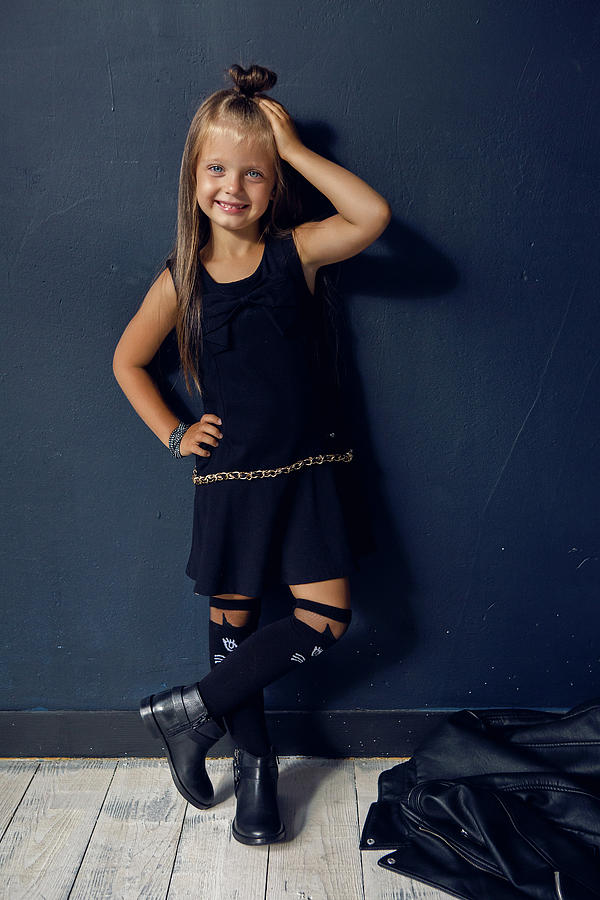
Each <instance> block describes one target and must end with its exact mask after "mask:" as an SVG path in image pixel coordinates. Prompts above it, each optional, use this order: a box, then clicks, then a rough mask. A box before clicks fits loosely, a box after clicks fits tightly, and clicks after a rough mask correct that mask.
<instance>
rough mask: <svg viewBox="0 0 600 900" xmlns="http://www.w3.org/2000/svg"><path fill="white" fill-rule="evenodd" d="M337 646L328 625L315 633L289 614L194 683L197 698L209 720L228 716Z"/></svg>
mask: <svg viewBox="0 0 600 900" xmlns="http://www.w3.org/2000/svg"><path fill="white" fill-rule="evenodd" d="M347 612H348V614H350V610H348V611H347ZM348 622H349V619H348ZM336 643H337V640H336V638H335V637H334V635H333V633H332V631H331V628H330V627H329V624H327V626H326V628H325V630H324V631H318V630H317V629H315V628H312V627H311V626H310V625H308V624H307V623H306V622H303V621H302V620H301V619H299V618H297V617H296V616H295V615H294V614H293V613H292V615H290V616H286V617H285V618H283V619H278V620H277V621H276V622H271V624H270V625H266V626H264V627H263V628H260V629H258V631H255V632H254V634H251V635H250V636H249V637H248V638H246V640H245V641H244V642H243V643H242V644H240V645H239V646H238V647H237V648H236V649H235V652H233V653H231V654H229V655H228V656H226V657H225V659H224V660H223V661H222V662H220V663H219V664H218V665H217V666H215V668H214V669H213V670H212V671H211V672H209V674H208V675H206V676H205V677H204V678H203V679H202V680H201V681H199V682H197V685H198V690H199V692H200V696H201V697H202V700H203V701H204V703H205V705H206V708H207V709H208V711H209V713H210V714H211V716H213V717H214V716H221V715H223V716H224V715H227V714H228V713H230V712H231V711H232V710H233V709H235V708H236V707H237V706H239V705H240V704H241V703H243V702H244V701H246V700H247V699H248V698H249V697H251V696H252V694H253V693H254V692H255V691H257V690H259V689H260V688H263V687H265V686H266V685H267V684H270V683H271V682H272V681H275V680H276V679H278V678H280V677H281V676H282V675H285V673H286V672H289V671H291V670H292V669H294V668H295V667H296V666H298V665H301V664H302V663H304V662H306V661H308V660H310V659H312V658H313V657H315V656H318V655H320V654H321V653H322V652H323V651H326V650H327V649H329V648H330V647H332V646H333V645H334V644H336Z"/></svg>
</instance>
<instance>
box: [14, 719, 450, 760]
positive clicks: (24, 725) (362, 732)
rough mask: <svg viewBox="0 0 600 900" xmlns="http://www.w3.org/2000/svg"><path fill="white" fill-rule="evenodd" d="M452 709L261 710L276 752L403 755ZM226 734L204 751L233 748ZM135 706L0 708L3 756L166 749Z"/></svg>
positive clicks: (144, 753) (214, 753)
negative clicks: (16, 709)
mask: <svg viewBox="0 0 600 900" xmlns="http://www.w3.org/2000/svg"><path fill="white" fill-rule="evenodd" d="M451 712H453V710H452V709H447V710H422V709H392V710H390V709H384V710H364V709H361V710H315V711H294V712H287V711H267V713H266V716H267V723H268V726H269V732H270V734H271V738H272V740H273V744H274V745H275V747H276V750H277V753H278V754H280V755H282V756H292V755H293V756H296V755H298V756H323V757H325V758H328V759H335V758H343V757H363V756H364V757H370V756H382V757H387V756H389V757H395V756H400V757H406V756H411V755H412V753H413V751H414V750H415V748H416V746H417V745H418V743H419V742H420V741H421V740H422V739H423V738H424V737H425V735H426V734H427V733H428V732H429V731H431V730H432V729H433V728H434V727H435V726H436V725H437V724H439V723H440V722H441V721H442V720H443V719H445V718H446V717H447V716H448V715H449V714H450V713H451ZM232 750H233V743H232V741H231V738H230V736H229V734H226V735H225V737H223V738H222V739H221V740H220V741H219V742H218V743H217V744H215V745H214V747H213V748H211V752H210V753H209V757H220V756H231V754H232ZM164 755H165V748H164V746H163V745H162V744H161V742H160V741H158V740H155V739H153V738H152V737H151V735H149V734H148V733H147V731H146V729H145V727H144V725H143V724H142V721H141V719H140V716H139V713H138V712H137V710H135V711H133V710H62V709H61V710H48V711H47V710H18V711H15V712H11V711H0V756H2V757H34V758H36V757H57V756H58V757H80V756H81V757H86V756H89V757H119V756H141V757H152V756H164Z"/></svg>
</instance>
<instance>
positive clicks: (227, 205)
mask: <svg viewBox="0 0 600 900" xmlns="http://www.w3.org/2000/svg"><path fill="white" fill-rule="evenodd" d="M215 202H216V203H218V204H219V206H222V207H223V209H245V208H246V207H247V206H248V204H247V203H225V202H224V201H223V200H216V201H215Z"/></svg>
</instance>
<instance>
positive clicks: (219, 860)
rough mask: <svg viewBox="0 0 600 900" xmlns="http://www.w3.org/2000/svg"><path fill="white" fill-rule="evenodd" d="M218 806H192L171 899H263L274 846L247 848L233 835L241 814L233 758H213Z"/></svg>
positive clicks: (210, 766)
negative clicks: (237, 807)
mask: <svg viewBox="0 0 600 900" xmlns="http://www.w3.org/2000/svg"><path fill="white" fill-rule="evenodd" d="M206 770H207V772H208V774H209V776H210V779H211V781H212V783H213V787H214V789H215V800H216V801H217V802H216V804H215V806H212V807H211V808H210V809H206V810H199V809H196V808H195V807H193V806H190V805H188V809H187V812H186V816H185V821H184V824H183V831H182V834H181V840H180V842H179V848H178V851H177V859H176V861H175V868H174V870H173V877H172V879H171V884H170V886H169V893H168V900H184V898H190V900H202V898H205V897H206V898H211V900H213V898H214V900H263V898H264V896H265V884H266V880H267V863H268V859H269V847H268V846H258V847H247V846H246V845H245V844H240V843H239V841H236V840H235V838H233V837H232V836H231V822H232V820H233V817H234V815H235V795H234V793H233V768H232V762H231V758H227V757H225V758H220V759H209V760H207V764H206Z"/></svg>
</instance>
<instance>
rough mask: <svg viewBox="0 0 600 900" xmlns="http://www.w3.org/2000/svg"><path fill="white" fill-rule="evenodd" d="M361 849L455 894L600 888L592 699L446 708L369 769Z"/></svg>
mask: <svg viewBox="0 0 600 900" xmlns="http://www.w3.org/2000/svg"><path fill="white" fill-rule="evenodd" d="M360 848H361V850H389V849H391V848H393V853H387V854H386V855H385V856H382V857H381V858H380V859H379V860H378V864H379V865H380V866H382V867H383V868H385V869H391V870H393V871H395V872H400V873H402V874H403V875H407V876H409V877H411V878H415V879H417V880H418V881H423V882H426V883H427V884H431V885H434V886H435V887H437V888H439V889H440V890H443V891H447V892H448V893H449V894H452V895H454V896H456V897H461V898H464V900H522V898H524V897H529V898H535V900H592V898H598V897H600V698H598V699H595V700H593V701H590V702H588V703H585V704H580V705H579V706H576V707H574V708H573V709H571V710H569V712H566V713H549V712H539V711H536V710H531V709H486V710H469V709H463V710H461V711H460V712H456V713H452V714H451V715H450V716H449V717H448V719H446V720H445V721H444V722H443V723H442V724H441V725H440V726H438V727H437V728H436V729H435V730H434V732H433V733H432V734H430V735H428V736H427V737H426V738H425V740H424V741H422V743H421V744H420V745H419V746H418V747H417V749H416V751H415V753H414V755H413V756H412V757H411V759H410V760H409V761H408V762H404V763H399V764H398V765H396V766H394V767H393V768H391V769H387V770H386V771H384V772H382V773H381V774H380V775H379V778H378V799H377V802H375V803H372V804H371V806H370V808H369V812H368V815H367V818H366V820H365V824H364V826H363V829H362V834H361V839H360Z"/></svg>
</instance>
